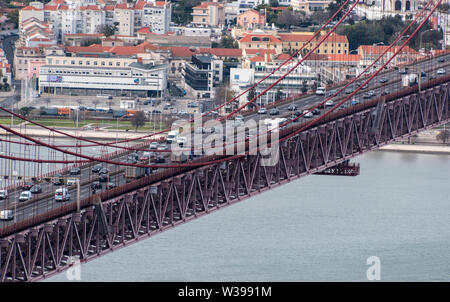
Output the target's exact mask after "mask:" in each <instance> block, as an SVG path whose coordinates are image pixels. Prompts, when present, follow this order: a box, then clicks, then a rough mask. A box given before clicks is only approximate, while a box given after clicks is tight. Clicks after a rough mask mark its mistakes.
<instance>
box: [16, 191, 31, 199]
mask: <svg viewBox="0 0 450 302" xmlns="http://www.w3.org/2000/svg"><path fill="white" fill-rule="evenodd" d="M31 198H33V193H31V191H23V192H22V193H20V195H19V201H27V200H30V199H31Z"/></svg>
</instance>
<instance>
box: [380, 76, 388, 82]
mask: <svg viewBox="0 0 450 302" xmlns="http://www.w3.org/2000/svg"><path fill="white" fill-rule="evenodd" d="M379 81H380V83H386V82H387V81H388V79H387V78H385V77H382V78H381V79H380V80H379Z"/></svg>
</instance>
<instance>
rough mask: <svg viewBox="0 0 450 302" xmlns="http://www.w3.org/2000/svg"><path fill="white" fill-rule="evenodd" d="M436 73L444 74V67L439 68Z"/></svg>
mask: <svg viewBox="0 0 450 302" xmlns="http://www.w3.org/2000/svg"><path fill="white" fill-rule="evenodd" d="M436 73H437V74H445V69H444V68H439V69H438V70H437V72H436Z"/></svg>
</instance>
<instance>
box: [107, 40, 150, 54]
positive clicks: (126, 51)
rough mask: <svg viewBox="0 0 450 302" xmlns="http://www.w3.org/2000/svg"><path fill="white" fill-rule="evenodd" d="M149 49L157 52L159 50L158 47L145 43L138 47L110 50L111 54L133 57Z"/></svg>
mask: <svg viewBox="0 0 450 302" xmlns="http://www.w3.org/2000/svg"><path fill="white" fill-rule="evenodd" d="M149 49H150V50H156V49H158V47H157V46H155V45H153V44H151V43H150V42H143V43H141V44H139V45H136V46H114V47H113V48H111V49H110V50H109V52H111V53H113V54H116V55H119V56H131V55H135V54H138V53H144V52H145V51H146V50H149Z"/></svg>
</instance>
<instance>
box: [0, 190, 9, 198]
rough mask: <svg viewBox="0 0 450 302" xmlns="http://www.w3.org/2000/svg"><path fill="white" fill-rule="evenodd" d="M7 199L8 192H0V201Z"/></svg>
mask: <svg viewBox="0 0 450 302" xmlns="http://www.w3.org/2000/svg"><path fill="white" fill-rule="evenodd" d="M6 198H8V190H0V199H6Z"/></svg>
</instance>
